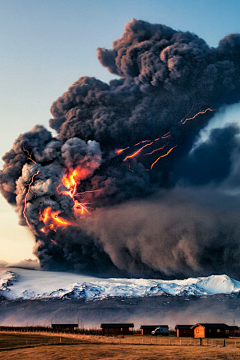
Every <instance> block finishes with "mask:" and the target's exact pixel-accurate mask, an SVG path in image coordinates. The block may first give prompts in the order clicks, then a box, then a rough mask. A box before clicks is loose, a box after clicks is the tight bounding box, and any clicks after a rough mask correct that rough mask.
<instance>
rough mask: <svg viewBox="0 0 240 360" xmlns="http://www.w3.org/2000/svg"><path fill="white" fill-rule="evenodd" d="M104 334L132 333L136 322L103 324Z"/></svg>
mask: <svg viewBox="0 0 240 360" xmlns="http://www.w3.org/2000/svg"><path fill="white" fill-rule="evenodd" d="M101 328H102V332H103V335H132V334H133V328H134V324H132V323H119V324H101Z"/></svg>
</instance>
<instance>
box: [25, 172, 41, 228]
mask: <svg viewBox="0 0 240 360" xmlns="http://www.w3.org/2000/svg"><path fill="white" fill-rule="evenodd" d="M39 173H40V170H38V171H36V172H35V173H34V174H33V176H32V178H31V181H30V183H29V184H26V185H27V186H28V189H27V192H26V195H25V197H24V207H23V216H24V218H25V220H26V223H27V225H28V227H30V224H29V221H28V218H27V214H26V211H27V197H28V195H29V193H30V192H31V193H32V194H33V195H35V194H34V193H33V192H32V190H31V186H32V184H33V181H34V178H35V176H37V175H38V174H39Z"/></svg>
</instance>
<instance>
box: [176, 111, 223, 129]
mask: <svg viewBox="0 0 240 360" xmlns="http://www.w3.org/2000/svg"><path fill="white" fill-rule="evenodd" d="M207 111H217V110H216V109H211V108H208V109H206V110H203V111H199V112H198V113H197V114H195V115H194V116H193V117H190V118H187V119H184V118H183V119H182V120H181V123H182V124H183V125H184V124H186V122H187V121H189V120H193V119H195V118H196V117H197V116H198V115H201V114H206V112H207Z"/></svg>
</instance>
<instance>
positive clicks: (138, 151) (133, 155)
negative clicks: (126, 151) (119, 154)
mask: <svg viewBox="0 0 240 360" xmlns="http://www.w3.org/2000/svg"><path fill="white" fill-rule="evenodd" d="M152 144H153V141H152V142H150V143H149V144H146V145H144V146H142V147H141V148H140V149H138V150H137V151H135V152H134V153H133V154H131V155H128V156H126V157H125V158H124V159H123V161H126V160H127V159H132V158H133V157H135V156H137V155H138V154H139V153H140V152H141V151H142V150H143V149H144V148H145V147H147V146H150V145H152Z"/></svg>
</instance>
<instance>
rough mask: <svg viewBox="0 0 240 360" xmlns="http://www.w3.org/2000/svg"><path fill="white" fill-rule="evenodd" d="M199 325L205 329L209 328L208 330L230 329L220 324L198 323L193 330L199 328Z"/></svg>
mask: <svg viewBox="0 0 240 360" xmlns="http://www.w3.org/2000/svg"><path fill="white" fill-rule="evenodd" d="M199 325H201V326H203V327H205V328H208V329H209V328H216V329H220V328H224V329H226V328H228V325H227V324H218V323H198V324H195V325H193V326H192V328H195V327H197V326H199Z"/></svg>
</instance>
